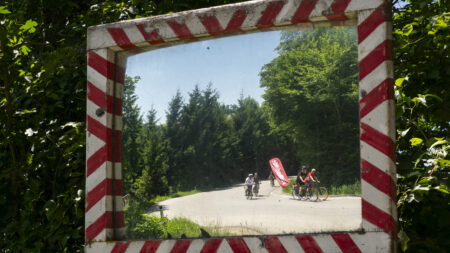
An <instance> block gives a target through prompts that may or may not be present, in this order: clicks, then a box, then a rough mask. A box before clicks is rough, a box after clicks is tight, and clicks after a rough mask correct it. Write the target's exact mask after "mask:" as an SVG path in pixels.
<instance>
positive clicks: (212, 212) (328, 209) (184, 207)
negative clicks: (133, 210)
mask: <svg viewBox="0 0 450 253" xmlns="http://www.w3.org/2000/svg"><path fill="white" fill-rule="evenodd" d="M260 194H261V196H259V197H257V198H254V199H252V200H247V199H246V198H245V196H244V187H243V185H236V186H233V187H230V188H227V189H222V190H216V191H209V192H202V193H198V194H194V195H190V196H185V197H180V198H174V199H169V200H166V201H163V202H160V203H159V205H161V206H162V207H163V210H164V215H165V216H167V217H168V218H169V219H171V218H174V217H185V218H188V219H189V220H192V221H193V222H196V223H198V224H200V225H201V226H207V227H223V228H226V231H228V232H231V233H233V234H245V235H259V234H286V233H288V234H289V233H313V232H321V231H348V230H356V229H358V228H360V226H361V198H360V197H353V196H345V197H344V196H342V197H333V196H330V197H329V198H328V199H327V200H326V201H318V202H312V201H304V200H296V199H293V197H292V196H291V195H288V194H284V193H282V191H281V187H279V186H278V185H277V184H276V186H275V187H271V186H270V185H269V181H262V184H261V187H260ZM153 214H155V215H159V211H157V210H156V208H155V209H154V211H153Z"/></svg>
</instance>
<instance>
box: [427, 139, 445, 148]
mask: <svg viewBox="0 0 450 253" xmlns="http://www.w3.org/2000/svg"><path fill="white" fill-rule="evenodd" d="M445 143H447V141H446V140H440V141H437V142H435V143H433V145H431V147H430V148H434V147H436V146H439V145H442V144H445Z"/></svg>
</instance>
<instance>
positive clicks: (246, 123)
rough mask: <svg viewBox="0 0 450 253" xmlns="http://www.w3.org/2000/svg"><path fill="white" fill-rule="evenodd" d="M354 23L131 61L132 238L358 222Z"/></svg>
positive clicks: (126, 110)
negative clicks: (350, 25)
mask: <svg viewBox="0 0 450 253" xmlns="http://www.w3.org/2000/svg"><path fill="white" fill-rule="evenodd" d="M357 84H358V65H357V39H356V32H355V29H354V28H349V27H339V28H320V29H314V30H308V31H272V32H264V33H254V34H246V35H239V36H233V37H227V38H220V39H213V40H205V41H197V42H192V43H189V44H183V45H176V46H172V47H167V48H161V49H157V50H153V51H149V52H146V53H143V54H139V55H136V56H132V57H129V58H128V62H127V77H126V80H125V84H124V97H123V117H122V119H123V129H122V169H123V192H124V196H123V201H124V203H125V222H126V226H127V232H128V237H129V238H132V239H149V238H185V237H188V238H189V237H210V236H211V237H213V236H236V235H261V234H290V233H311V232H320V231H344V230H357V229H359V228H360V226H361V199H360V196H359V195H360V192H361V189H360V188H361V186H360V173H359V158H360V157H359V116H358V87H357Z"/></svg>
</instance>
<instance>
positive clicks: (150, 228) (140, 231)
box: [133, 214, 169, 239]
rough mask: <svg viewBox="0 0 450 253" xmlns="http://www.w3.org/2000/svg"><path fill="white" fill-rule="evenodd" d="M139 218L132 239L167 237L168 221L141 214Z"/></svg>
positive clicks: (164, 218) (163, 218)
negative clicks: (140, 219) (140, 218)
mask: <svg viewBox="0 0 450 253" xmlns="http://www.w3.org/2000/svg"><path fill="white" fill-rule="evenodd" d="M141 216H142V221H141V222H140V223H138V224H136V227H135V228H134V230H133V235H134V237H133V239H136V238H141V239H148V238H165V237H166V236H167V222H168V221H169V219H167V218H166V217H162V218H160V217H157V216H153V215H147V214H141Z"/></svg>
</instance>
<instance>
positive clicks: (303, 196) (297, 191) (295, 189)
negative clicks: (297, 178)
mask: <svg viewBox="0 0 450 253" xmlns="http://www.w3.org/2000/svg"><path fill="white" fill-rule="evenodd" d="M292 197H294V199H299V200H302V199H307V189H306V186H305V185H303V186H302V191H301V192H300V187H299V186H298V185H297V184H295V185H294V186H293V187H292Z"/></svg>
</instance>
